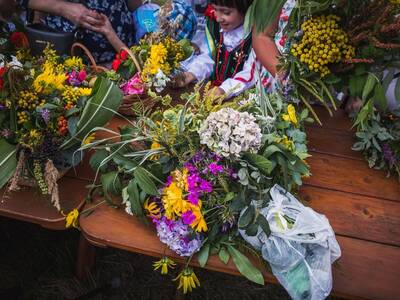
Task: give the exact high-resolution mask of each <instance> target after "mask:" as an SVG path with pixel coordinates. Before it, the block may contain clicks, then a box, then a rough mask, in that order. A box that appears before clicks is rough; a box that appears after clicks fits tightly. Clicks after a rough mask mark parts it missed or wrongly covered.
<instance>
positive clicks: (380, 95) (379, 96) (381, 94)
mask: <svg viewBox="0 0 400 300" xmlns="http://www.w3.org/2000/svg"><path fill="white" fill-rule="evenodd" d="M374 103H375V104H377V105H379V108H380V109H381V110H383V111H386V109H387V102H386V95H385V91H384V90H383V87H382V85H381V84H377V85H376V87H375V91H374Z"/></svg>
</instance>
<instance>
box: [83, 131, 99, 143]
mask: <svg viewBox="0 0 400 300" xmlns="http://www.w3.org/2000/svg"><path fill="white" fill-rule="evenodd" d="M95 138H96V133H95V132H93V133H91V134H89V135H88V137H87V138H86V139H84V140H83V142H82V144H83V145H89V144H90V143H91V142H93V140H94V139H95Z"/></svg>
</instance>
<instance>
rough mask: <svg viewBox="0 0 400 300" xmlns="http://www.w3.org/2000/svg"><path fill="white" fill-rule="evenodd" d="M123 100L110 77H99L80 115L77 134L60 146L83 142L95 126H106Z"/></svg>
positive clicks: (64, 147) (68, 146)
mask: <svg viewBox="0 0 400 300" xmlns="http://www.w3.org/2000/svg"><path fill="white" fill-rule="evenodd" d="M121 101H122V92H121V90H120V89H119V88H118V87H117V86H116V85H115V84H114V83H112V82H111V81H110V80H109V79H107V78H104V77H101V76H100V77H98V78H97V80H96V83H95V85H94V87H93V92H92V95H91V96H90V98H89V99H88V101H87V103H86V105H85V107H84V109H83V111H82V114H81V115H80V118H79V121H78V124H77V127H76V132H75V134H74V135H72V136H71V137H70V138H69V139H67V140H66V141H65V142H64V143H63V144H62V145H61V146H60V148H61V149H67V148H70V147H72V146H74V145H76V144H78V143H81V142H82V140H83V139H84V138H85V136H86V135H87V134H88V133H89V132H90V131H91V130H92V129H93V128H95V127H102V126H104V125H105V124H106V123H107V122H108V121H109V120H110V119H111V118H112V117H113V115H114V113H115V112H116V111H117V110H118V107H119V106H120V104H121Z"/></svg>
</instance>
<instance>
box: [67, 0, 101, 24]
mask: <svg viewBox="0 0 400 300" xmlns="http://www.w3.org/2000/svg"><path fill="white" fill-rule="evenodd" d="M63 16H64V17H65V18H66V19H68V20H69V21H71V22H72V23H74V24H75V25H77V26H79V27H83V28H86V29H89V30H92V29H93V27H96V26H101V25H102V23H103V22H102V20H101V16H100V14H99V13H98V12H96V11H94V10H90V9H88V8H86V7H85V6H84V5H82V4H80V3H71V2H64V7H63Z"/></svg>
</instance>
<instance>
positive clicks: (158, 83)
mask: <svg viewBox="0 0 400 300" xmlns="http://www.w3.org/2000/svg"><path fill="white" fill-rule="evenodd" d="M169 81H171V79H169V78H168V76H167V75H165V74H164V72H163V71H161V69H160V70H158V72H157V74H156V75H155V76H154V78H153V82H152V85H153V87H154V88H155V89H156V91H157V93H160V92H162V91H163V90H164V88H165V87H166V86H167V83H168V82H169Z"/></svg>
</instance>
